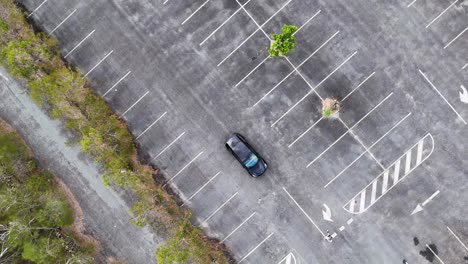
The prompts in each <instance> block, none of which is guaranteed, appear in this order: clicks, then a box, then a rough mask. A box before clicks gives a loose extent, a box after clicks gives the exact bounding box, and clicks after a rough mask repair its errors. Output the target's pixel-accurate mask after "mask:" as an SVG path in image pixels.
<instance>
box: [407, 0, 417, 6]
mask: <svg viewBox="0 0 468 264" xmlns="http://www.w3.org/2000/svg"><path fill="white" fill-rule="evenodd" d="M416 1H418V0H413V2H411V3H409V5H408V6H407V7H411V6H412V5H413V4H414V3H416Z"/></svg>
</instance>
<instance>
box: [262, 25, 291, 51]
mask: <svg viewBox="0 0 468 264" xmlns="http://www.w3.org/2000/svg"><path fill="white" fill-rule="evenodd" d="M282 30H283V33H281V34H273V35H272V36H271V37H272V38H273V43H272V44H271V47H270V49H269V50H268V53H270V56H272V57H278V56H286V55H288V53H289V52H290V51H291V50H292V49H294V46H295V45H296V37H294V35H293V34H294V32H296V31H297V27H296V26H293V25H284V26H283V28H282Z"/></svg>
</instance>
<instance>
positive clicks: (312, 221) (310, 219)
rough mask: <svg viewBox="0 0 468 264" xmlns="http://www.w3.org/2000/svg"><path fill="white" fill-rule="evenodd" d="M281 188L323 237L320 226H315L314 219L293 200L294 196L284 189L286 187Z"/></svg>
mask: <svg viewBox="0 0 468 264" xmlns="http://www.w3.org/2000/svg"><path fill="white" fill-rule="evenodd" d="M283 190H284V191H285V192H286V194H287V195H288V196H289V198H291V200H293V202H294V204H296V206H297V207H298V208H299V209H300V210H301V212H302V213H303V214H304V215H305V216H306V217H307V219H309V221H310V222H311V223H312V224H313V225H314V227H315V228H316V229H317V230H318V231H319V232H320V234H322V236H323V237H325V233H323V231H322V230H320V228H319V227H318V226H317V224H316V223H315V222H314V220H312V218H311V217H310V216H309V215H308V214H307V213H306V212H305V211H304V209H302V207H301V206H300V205H299V204H298V203H297V202H296V200H294V198H293V197H292V195H291V194H290V193H289V192H288V191H287V190H286V188H284V187H283Z"/></svg>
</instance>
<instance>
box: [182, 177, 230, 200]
mask: <svg viewBox="0 0 468 264" xmlns="http://www.w3.org/2000/svg"><path fill="white" fill-rule="evenodd" d="M219 174H221V171H218V172H217V173H216V174H215V175H214V176H213V177H211V178H210V179H209V180H208V181H207V182H206V183H205V184H203V185H202V186H201V187H200V188H199V189H198V190H197V191H195V192H194V193H193V194H192V195H190V197H189V198H187V201H190V200H192V199H193V197H195V195H197V194H198V193H199V192H201V191H202V190H203V189H204V188H205V187H206V186H207V185H208V184H209V183H210V182H212V181H213V180H214V179H216V177H218V175H219ZM184 205H185V202H184V203H183V204H182V205H181V207H182V206H184Z"/></svg>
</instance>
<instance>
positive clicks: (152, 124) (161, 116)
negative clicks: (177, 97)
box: [135, 112, 167, 140]
mask: <svg viewBox="0 0 468 264" xmlns="http://www.w3.org/2000/svg"><path fill="white" fill-rule="evenodd" d="M166 114H167V112H164V113H163V114H162V115H160V116H159V117H158V118H157V119H156V120H155V121H154V122H153V123H151V125H149V126H148V127H147V128H146V129H145V130H144V131H143V132H141V134H140V135H138V137H136V139H135V140H138V139H139V138H140V137H141V136H143V135H144V134H145V133H146V131H148V130H150V128H151V127H153V126H154V125H155V124H156V123H157V122H158V121H159V120H161V118H163V117H164V116H165V115H166Z"/></svg>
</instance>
